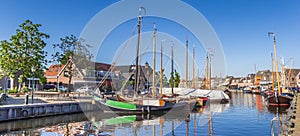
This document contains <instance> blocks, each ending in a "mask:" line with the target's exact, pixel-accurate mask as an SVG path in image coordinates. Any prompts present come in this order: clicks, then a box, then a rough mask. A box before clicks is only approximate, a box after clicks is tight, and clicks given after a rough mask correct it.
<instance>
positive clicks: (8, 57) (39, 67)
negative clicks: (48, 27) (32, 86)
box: [0, 20, 49, 83]
mask: <svg viewBox="0 0 300 136" xmlns="http://www.w3.org/2000/svg"><path fill="white" fill-rule="evenodd" d="M40 27H41V24H34V23H32V21H30V20H26V21H25V22H23V23H22V24H21V25H19V28H18V29H17V30H16V34H15V35H12V36H11V38H10V39H9V41H7V40H4V41H0V69H1V70H2V72H3V73H4V74H5V75H7V76H10V77H11V78H15V77H16V75H17V74H20V76H21V77H23V78H21V80H20V81H19V82H20V83H23V82H24V81H25V80H27V78H29V77H33V76H34V77H37V78H40V77H43V76H44V74H43V73H44V69H45V68H46V67H45V66H46V65H47V60H46V59H45V57H46V56H47V52H45V51H44V50H43V49H44V47H45V46H46V43H45V41H44V40H45V39H48V38H49V35H47V34H45V33H43V32H40V30H39V28H40ZM33 68H34V69H35V72H32V69H33Z"/></svg>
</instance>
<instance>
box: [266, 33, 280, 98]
mask: <svg viewBox="0 0 300 136" xmlns="http://www.w3.org/2000/svg"><path fill="white" fill-rule="evenodd" d="M268 35H269V36H270V35H271V36H272V38H273V44H274V45H273V46H274V58H275V70H276V80H277V88H278V89H277V93H281V89H280V81H279V73H278V59H277V53H276V39H275V34H274V33H273V32H269V33H268Z"/></svg>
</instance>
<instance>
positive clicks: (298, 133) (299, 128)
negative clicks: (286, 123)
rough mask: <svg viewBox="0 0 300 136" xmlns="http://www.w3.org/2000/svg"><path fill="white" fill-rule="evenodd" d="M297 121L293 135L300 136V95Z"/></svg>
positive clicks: (299, 95)
mask: <svg viewBox="0 0 300 136" xmlns="http://www.w3.org/2000/svg"><path fill="white" fill-rule="evenodd" d="M296 110H297V111H296V120H295V121H294V123H295V132H294V133H293V135H294V136H300V94H299V93H298V98H297V109H296Z"/></svg>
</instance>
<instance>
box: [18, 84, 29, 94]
mask: <svg viewBox="0 0 300 136" xmlns="http://www.w3.org/2000/svg"><path fill="white" fill-rule="evenodd" d="M20 91H21V94H25V93H26V92H28V87H27V86H25V87H22V89H21V90H20Z"/></svg>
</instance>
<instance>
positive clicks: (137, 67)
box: [134, 7, 146, 98]
mask: <svg viewBox="0 0 300 136" xmlns="http://www.w3.org/2000/svg"><path fill="white" fill-rule="evenodd" d="M142 10H144V11H146V10H145V8H144V7H140V8H139V16H138V25H137V26H138V37H137V45H136V60H135V78H134V80H135V81H134V98H136V93H137V92H138V88H139V71H140V70H139V69H140V66H139V50H140V41H141V22H142V18H143V17H142V15H141V12H142Z"/></svg>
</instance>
